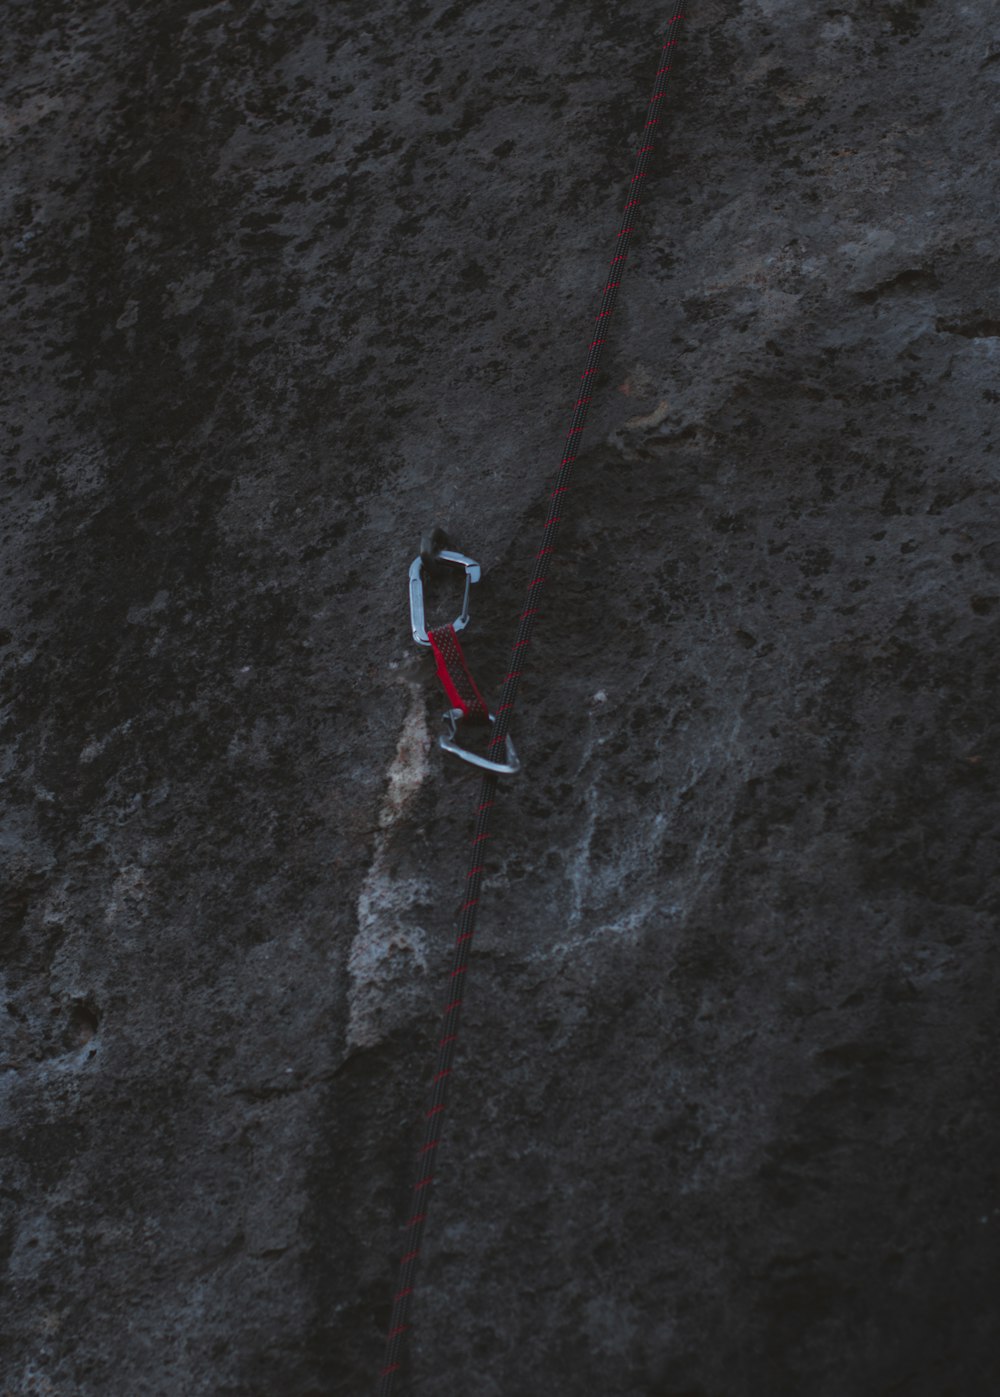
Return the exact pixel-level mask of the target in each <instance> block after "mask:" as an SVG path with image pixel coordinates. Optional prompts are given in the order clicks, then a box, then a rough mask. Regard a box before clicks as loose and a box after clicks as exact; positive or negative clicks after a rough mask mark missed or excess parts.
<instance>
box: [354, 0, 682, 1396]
mask: <svg viewBox="0 0 1000 1397" xmlns="http://www.w3.org/2000/svg"><path fill="white" fill-rule="evenodd" d="M684 18H685V16H684V15H683V14H675V15H673V16H672V18H671V19H670V20H669V22H668V25H667V31H666V36H665V40H664V43H663V47H662V49H661V50H660V66H659V68H658V69H657V72H656V76H655V78H654V82H653V94H652V96H651V97H650V99H649V108H648V111H647V114H646V123H645V125H644V127H643V131H642V137H641V139H642V142H643V144H642V145H641V146H640V148H639V150H638V151H637V152H636V157H635V166H634V168H633V173H632V179H631V181H630V183H629V197H628V200H627V202H626V204H625V208H624V211H623V214H622V222H621V227H620V228H619V231H618V236H617V239H616V247H615V255H614V257H612V259H611V267H610V271H609V279H608V281H607V283H606V284H605V286H604V289H603V291H602V294H601V308H600V310H599V311H598V313H597V315H596V316H595V317H594V324H595V333H594V338H593V339H592V340H591V342H590V344H589V345H588V353H587V366H586V368H585V369H584V371H583V373H582V374H581V375H580V378H581V380H582V383H583V389H582V390H581V396H580V397H579V398H578V399H577V401H576V403H575V405H574V410H573V417H572V421H571V423H570V428H569V431H568V432H567V433H566V446H565V449H564V452H563V458H562V460H561V461H560V463H559V471H558V474H557V476H556V481H555V485H554V487H553V489H552V490H551V492H550V494H549V509H548V514H547V517H546V520H545V526H544V531H543V534H542V544H541V547H540V548H539V550H538V552H537V553H536V554H535V557H534V567H533V569H532V578H531V581H530V582H529V583H528V593H527V600H526V602H525V605H524V610H523V611H522V612H521V615H520V617H519V621H518V628H517V635H516V638H515V640H514V644H513V646H512V647H511V659H510V667H509V670H508V672H507V675H506V677H505V678H504V681H503V688H502V691H501V695H500V702H499V704H498V705H497V709H496V721H495V722H494V724H493V726H492V729H491V732H490V740H489V750H490V752H491V754H492V753H493V752H494V751H495V750H496V749H498V748H499V749H502V748H503V746H504V744H505V742H506V740H507V734H508V732H509V731H510V725H511V719H512V717H513V712H514V705H515V703H516V700H517V692H518V686H519V684H520V681H521V675H522V672H523V669H522V666H523V663H524V650H525V648H526V647H527V646H528V645H529V644H530V642H531V637H532V634H533V633H534V629H535V624H536V621H537V617H538V610H539V608H538V600H539V589H540V588H541V587H542V586H543V585H544V583H545V580H546V578H547V577H548V573H549V565H550V562H551V558H552V554H553V552H554V550H555V545H556V540H557V538H558V536H559V525H560V523H561V518H562V515H561V510H562V497H563V495H564V494H565V493H566V491H567V490H568V489H569V488H570V480H571V478H572V474H573V465H574V463H575V461H576V450H577V447H578V446H579V439H580V436H581V434H582V433H583V429H584V425H585V423H586V421H587V412H588V409H589V407H590V402H591V397H592V395H591V394H589V393H588V392H586V389H587V388H589V387H590V386H591V383H590V380H591V379H593V378H594V377H596V374H597V372H598V369H599V368H600V364H601V356H602V354H603V351H604V345H605V343H606V329H607V322H608V321H609V319H610V318H611V315H612V312H613V311H614V308H615V302H616V301H617V299H618V288H619V286H620V285H621V272H622V270H623V267H624V263H625V261H626V260H627V258H628V248H629V243H630V241H631V238H632V230H633V228H634V226H635V218H636V212H637V210H638V208H639V202H640V199H641V195H642V182H643V180H644V179H645V178H646V174H647V167H648V165H649V159H650V154H651V152H652V150H653V146H654V141H655V138H656V127H657V126H658V124H659V112H660V106H661V103H662V101H663V96H664V91H665V87H666V82H667V74H668V73H669V71H670V68H671V62H670V58H671V55H672V51H673V49H674V46H675V45H676V43H677V40H676V38H675V37H674V34H675V32H676V29H677V25H678V24H679V22H680V21H681V20H682V19H684ZM496 789H497V777H496V776H495V775H494V774H493V773H491V772H487V773H486V774H485V775H484V777H483V780H482V784H481V786H480V792H479V801H478V803H477V808H476V819H475V825H474V831H473V836H472V844H471V855H470V861H469V870H468V872H467V873H466V887H465V899H464V902H463V905H462V908H461V911H460V914H459V922H458V932H457V935H456V938H455V946H454V953H453V957H452V968H451V973H450V975H449V979H448V987H449V988H448V1003H447V1004H446V1005H445V1008H444V1011H443V1013H442V1016H441V1034H440V1037H439V1038H438V1044H437V1061H436V1064H435V1068H434V1076H433V1078H432V1079H431V1089H430V1095H429V1097H428V1102H427V1107H426V1109H425V1111H424V1131H423V1139H422V1142H421V1145H420V1149H419V1151H418V1166H417V1179H416V1182H415V1183H414V1185H413V1188H412V1193H411V1197H412V1204H411V1208H410V1210H409V1211H410V1216H409V1217H408V1219H407V1221H406V1223H405V1224H404V1227H403V1231H404V1236H405V1241H404V1246H403V1254H402V1256H401V1258H400V1262H399V1273H398V1279H397V1284H396V1292H395V1295H394V1296H393V1304H392V1317H391V1319H390V1322H389V1332H388V1335H387V1336H386V1344H385V1353H384V1357H383V1362H382V1368H381V1371H380V1373H379V1381H378V1397H393V1394H394V1392H395V1391H396V1385H397V1382H398V1379H399V1374H400V1371H401V1369H402V1362H401V1354H402V1352H403V1343H404V1340H405V1336H406V1333H407V1331H408V1330H409V1328H410V1324H409V1315H410V1308H411V1300H412V1296H413V1290H414V1283H415V1280H416V1275H417V1267H418V1264H419V1260H420V1248H421V1243H422V1241H423V1235H424V1228H425V1226H426V1222H427V1211H428V1204H429V1200H430V1194H431V1191H432V1189H433V1185H434V1172H433V1171H434V1161H435V1159H436V1156H437V1150H438V1147H439V1146H440V1143H441V1135H442V1130H443V1117H444V1111H445V1106H446V1104H447V1097H448V1085H449V1083H450V1081H451V1076H452V1070H453V1064H454V1060H455V1049H456V1046H457V1043H458V1028H459V1022H460V1019H461V1013H462V1003H463V990H464V985H465V975H466V972H467V970H468V965H469V954H470V952H471V949H472V940H473V937H474V935H475V930H476V912H477V910H478V907H479V896H480V892H481V890H482V883H483V873H484V867H485V848H486V843H487V841H488V840H489V838H490V832H489V829H490V817H491V814H492V811H493V806H494V802H495V796H496Z"/></svg>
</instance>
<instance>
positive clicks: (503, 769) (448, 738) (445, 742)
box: [438, 708, 521, 776]
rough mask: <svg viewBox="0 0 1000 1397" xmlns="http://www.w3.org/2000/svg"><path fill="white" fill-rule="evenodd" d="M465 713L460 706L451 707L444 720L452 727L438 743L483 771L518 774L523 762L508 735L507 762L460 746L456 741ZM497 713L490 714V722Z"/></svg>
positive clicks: (453, 754)
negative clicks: (492, 758)
mask: <svg viewBox="0 0 1000 1397" xmlns="http://www.w3.org/2000/svg"><path fill="white" fill-rule="evenodd" d="M464 716H465V715H464V714H463V712H462V710H461V709H460V708H449V709H448V710H447V711H446V712H445V715H444V721H445V722H446V723H447V724H448V726H449V727H450V729H451V732H450V733H447V734H446V733H442V734H441V736H440V737H439V738H438V743H439V745H440V746H441V748H442V749H443V750H444V751H445V752H451V754H452V756H455V757H461V759H462V761H463V762H471V764H472V765H473V766H478V767H481V768H482V769H483V771H493V772H496V774H497V775H498V776H516V775H517V773H518V772H519V771H520V770H521V763H520V761H519V759H518V755H517V753H516V752H515V751H514V744H513V742H512V741H511V740H510V738H509V737H508V738H507V739H506V743H505V751H506V754H507V760H506V762H494V761H490V759H489V757H480V756H479V755H477V753H475V752H470V751H469V750H468V748H466V747H459V745H458V743H457V742H456V740H455V739H456V737H457V736H458V725H459V723H460V722H461V721H462V718H463V717H464ZM495 719H496V715H495V714H493V713H491V714H490V722H491V723H492V722H494V721H495Z"/></svg>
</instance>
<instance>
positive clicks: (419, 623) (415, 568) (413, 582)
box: [410, 548, 481, 645]
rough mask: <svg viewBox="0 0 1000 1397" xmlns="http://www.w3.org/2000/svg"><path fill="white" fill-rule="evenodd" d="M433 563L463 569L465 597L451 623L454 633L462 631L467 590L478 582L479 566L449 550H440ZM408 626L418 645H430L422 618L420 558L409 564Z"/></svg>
mask: <svg viewBox="0 0 1000 1397" xmlns="http://www.w3.org/2000/svg"><path fill="white" fill-rule="evenodd" d="M434 561H435V562H442V563H450V564H452V566H453V567H458V568H464V569H465V596H464V597H463V599H462V610H461V613H460V615H459V616H458V617H457V619H456V620H454V621H453V622H452V625H453V626H454V628H455V630H456V631H463V630H464V629H465V627H466V626H467V625H468V624H469V590H470V588H471V587H472V584H473V582H478V581H479V578H480V574H481V570H480V567H479V564H478V563H476V562H474V561H473V560H472V559H471V558H467V557H466V556H465V554H464V553H455V552H454V551H453V550H452V549H450V548H441V549H439V550H438V551H437V552H435V554H434ZM410 626H411V628H412V630H413V639H414V640H415V641H416V642H417V644H418V645H430V643H431V642H430V640H429V639H428V636H427V623H426V620H425V618H424V559H423V557H421V556H419V555H418V556H417V557H416V558H414V560H413V562H412V563H411V564H410Z"/></svg>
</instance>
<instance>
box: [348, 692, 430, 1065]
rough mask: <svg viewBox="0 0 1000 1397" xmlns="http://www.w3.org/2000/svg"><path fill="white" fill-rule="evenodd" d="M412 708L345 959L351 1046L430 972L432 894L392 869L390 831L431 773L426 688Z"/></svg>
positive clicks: (382, 1024) (365, 1039)
mask: <svg viewBox="0 0 1000 1397" xmlns="http://www.w3.org/2000/svg"><path fill="white" fill-rule="evenodd" d="M409 687H410V690H411V698H410V707H409V710H408V712H407V714H406V718H405V720H404V722H403V730H402V732H401V733H400V735H399V741H398V743H397V744H396V753H395V756H394V757H393V759H392V761H391V762H390V764H389V770H388V772H387V773H386V776H387V780H386V790H385V797H384V799H383V801H382V809H381V810H380V811H379V817H378V824H379V829H378V834H377V835H376V837H375V855H374V858H373V859H372V863H371V867H370V868H369V870H368V873H367V874H366V876H365V881H364V883H363V884H362V887H361V892H360V893H359V895H358V930H357V933H356V935H355V937H354V941H353V944H352V945H351V950H350V954H349V955H348V958H347V969H348V975H349V977H350V988H349V990H348V1008H349V1017H348V1024H347V1046H348V1048H363V1047H372V1046H373V1045H374V1044H375V1043H378V1042H379V1041H381V1039H383V1038H384V1037H385V1036H386V1034H387V1033H388V1032H389V1031H390V1030H391V1029H392V1028H393V1027H395V1026H396V1024H397V1022H401V1021H402V1020H403V1019H404V1018H405V1017H406V1014H407V1011H406V1004H407V1000H408V998H409V996H408V995H407V994H406V992H405V991H406V987H407V985H408V984H409V983H410V982H411V981H412V978H413V974H414V971H418V972H420V973H424V972H425V971H426V969H427V933H426V931H425V930H424V929H423V927H421V926H418V925H417V924H416V922H415V915H414V909H415V908H416V907H417V905H418V904H420V903H422V902H423V903H426V902H427V901H428V900H429V898H430V891H431V889H430V884H429V883H428V882H427V880H426V879H423V878H398V877H396V876H394V874H393V872H392V869H391V867H390V861H391V860H390V854H391V848H392V840H393V832H394V830H395V827H396V826H397V825H398V824H399V822H400V821H401V820H402V819H403V818H404V816H405V815H406V814H407V812H408V810H409V808H410V806H411V805H412V804H413V801H414V800H415V798H416V796H417V794H418V792H419V791H420V788H421V786H422V785H423V783H424V780H425V779H426V777H427V774H428V772H429V770H430V763H429V761H428V755H429V752H430V747H431V736H430V732H429V730H428V727H427V708H426V703H425V700H424V696H423V691H422V689H421V687H420V685H418V684H410V685H409Z"/></svg>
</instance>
